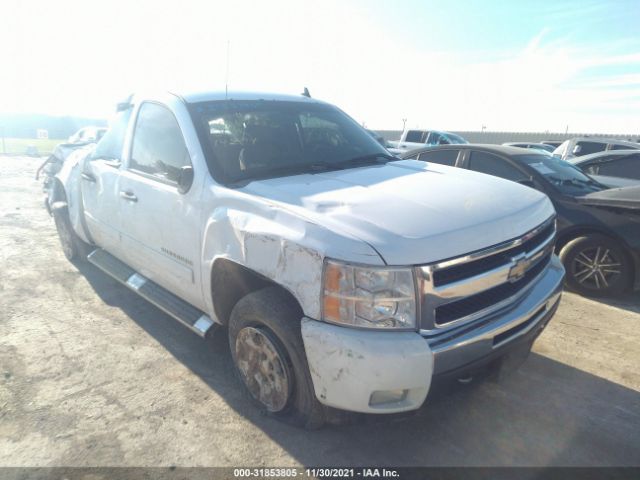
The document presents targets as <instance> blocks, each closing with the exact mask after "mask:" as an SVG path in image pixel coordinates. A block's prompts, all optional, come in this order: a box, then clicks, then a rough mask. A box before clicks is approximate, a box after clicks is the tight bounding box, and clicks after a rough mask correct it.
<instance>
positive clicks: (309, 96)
mask: <svg viewBox="0 0 640 480" xmlns="http://www.w3.org/2000/svg"><path fill="white" fill-rule="evenodd" d="M302 95H303V96H305V97H307V98H311V94H310V93H309V89H308V88H307V87H304V92H302Z"/></svg>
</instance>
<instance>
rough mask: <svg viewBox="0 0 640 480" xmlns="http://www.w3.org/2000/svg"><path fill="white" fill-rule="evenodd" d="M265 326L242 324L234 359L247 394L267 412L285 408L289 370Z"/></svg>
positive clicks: (288, 390) (288, 392) (287, 397)
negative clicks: (261, 327)
mask: <svg viewBox="0 0 640 480" xmlns="http://www.w3.org/2000/svg"><path fill="white" fill-rule="evenodd" d="M271 336H272V335H271V334H270V333H269V332H267V331H265V330H262V329H259V328H255V327H245V328H243V329H242V330H240V332H239V333H238V336H237V338H236V361H237V365H238V368H239V370H240V373H241V375H242V378H243V380H244V383H245V385H246V386H247V388H248V389H249V392H250V393H251V395H252V396H253V397H254V398H255V399H256V400H258V401H259V402H260V403H262V405H264V406H265V407H266V408H267V410H269V411H270V412H279V411H281V410H282V409H284V408H285V406H286V405H287V402H288V400H289V394H290V385H291V382H290V374H289V371H288V368H287V366H286V362H285V361H284V357H283V356H282V355H281V354H280V352H279V349H278V347H277V346H276V345H277V344H276V341H277V340H275V339H272V338H271Z"/></svg>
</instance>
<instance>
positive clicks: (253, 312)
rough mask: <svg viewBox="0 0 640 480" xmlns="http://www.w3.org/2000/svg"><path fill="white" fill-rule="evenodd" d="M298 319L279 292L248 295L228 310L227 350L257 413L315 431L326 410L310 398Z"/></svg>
mask: <svg viewBox="0 0 640 480" xmlns="http://www.w3.org/2000/svg"><path fill="white" fill-rule="evenodd" d="M301 318H302V311H301V310H300V307H299V306H298V305H297V304H296V302H295V301H294V300H292V299H291V297H290V295H289V294H288V293H287V292H285V291H284V290H282V289H281V288H278V287H268V288H265V289H262V290H258V291H256V292H252V293H249V294H248V295H246V296H245V297H243V298H242V299H240V301H239V302H238V303H237V304H236V306H235V307H234V308H233V311H232V312H231V318H230V320H229V346H230V350H231V356H232V358H233V363H234V365H235V370H236V374H237V376H238V377H239V379H240V381H241V382H242V384H243V385H244V388H245V390H246V392H247V393H248V396H249V398H250V399H251V401H252V402H253V403H254V404H255V405H256V406H257V407H258V408H259V409H260V410H261V411H262V412H264V413H265V414H267V415H270V416H274V417H276V418H278V419H281V420H285V421H287V422H289V423H292V424H294V425H297V426H302V427H305V428H308V429H314V428H319V427H321V426H322V424H323V423H324V421H325V409H324V407H323V406H322V405H321V404H320V403H319V402H318V400H317V399H316V397H315V392H314V389H313V383H312V380H311V374H310V373H309V366H308V364H307V357H306V354H305V350H304V345H303V341H302V333H301V329H300V319H301Z"/></svg>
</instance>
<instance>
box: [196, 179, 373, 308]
mask: <svg viewBox="0 0 640 480" xmlns="http://www.w3.org/2000/svg"><path fill="white" fill-rule="evenodd" d="M203 205H211V206H212V207H213V208H209V209H208V212H209V213H208V214H207V215H206V218H205V219H204V225H205V226H204V239H203V262H204V267H205V268H203V278H202V284H203V290H204V292H207V291H211V275H208V274H207V272H211V271H212V268H213V264H214V262H215V261H216V260H217V259H220V258H225V259H227V260H231V261H233V262H236V263H238V264H240V265H242V266H245V267H247V268H249V269H251V270H253V271H255V272H257V273H259V274H261V275H263V276H265V277H266V278H268V279H270V280H272V281H274V282H276V283H277V284H279V285H281V286H282V287H284V288H285V289H287V290H288V291H289V292H290V293H291V294H292V295H293V296H294V297H295V298H296V299H297V300H298V302H299V303H300V306H301V307H302V310H303V312H304V314H305V315H307V316H309V317H311V318H316V319H319V318H320V297H321V288H322V268H323V262H324V258H325V257H330V258H335V259H340V260H345V261H351V262H356V263H363V264H368V265H384V262H383V261H382V259H381V258H380V256H379V255H378V254H377V253H376V252H375V250H373V249H372V248H371V247H370V246H369V245H367V244H366V243H364V242H362V241H360V240H358V239H355V238H353V237H350V236H349V235H347V234H341V233H337V232H335V231H330V230H328V229H327V228H326V227H323V226H320V225H318V224H317V223H314V222H313V221H311V220H309V219H306V218H304V217H303V216H301V215H299V214H298V213H293V212H291V211H289V210H287V209H286V208H284V207H282V206H280V205H277V204H275V203H274V202H271V201H269V200H267V199H264V198H261V197H257V196H255V195H251V194H248V193H246V192H242V191H240V190H234V189H229V188H225V187H221V186H218V185H215V184H213V182H212V183H211V184H210V185H209V186H208V187H207V188H205V192H204V198H203ZM204 297H205V299H206V301H207V302H209V305H208V307H209V310H210V311H212V312H213V305H212V303H211V302H212V299H211V296H210V295H204Z"/></svg>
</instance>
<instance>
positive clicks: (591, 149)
mask: <svg viewBox="0 0 640 480" xmlns="http://www.w3.org/2000/svg"><path fill="white" fill-rule="evenodd" d="M576 147H580V148H579V151H578V152H575V155H577V156H582V155H588V154H590V153H597V152H604V151H605V150H606V149H607V144H606V143H604V142H587V141H583V140H581V141H579V142H577V143H576Z"/></svg>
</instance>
